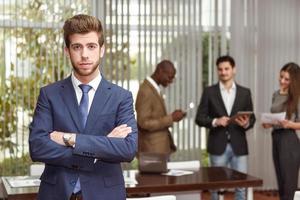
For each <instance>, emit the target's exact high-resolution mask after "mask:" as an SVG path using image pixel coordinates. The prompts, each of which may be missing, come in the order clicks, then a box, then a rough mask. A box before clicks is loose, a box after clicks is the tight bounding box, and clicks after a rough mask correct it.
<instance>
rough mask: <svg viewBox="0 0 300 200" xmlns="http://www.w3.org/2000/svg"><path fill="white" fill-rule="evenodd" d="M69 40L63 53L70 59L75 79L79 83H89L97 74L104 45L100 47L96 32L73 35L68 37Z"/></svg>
mask: <svg viewBox="0 0 300 200" xmlns="http://www.w3.org/2000/svg"><path fill="white" fill-rule="evenodd" d="M69 40H70V46H69V47H68V48H67V47H66V48H65V52H66V54H67V55H68V57H69V58H70V61H71V63H72V66H73V70H74V74H75V76H76V78H78V80H80V81H81V82H86V81H88V82H89V81H91V80H92V79H94V78H95V77H96V76H97V74H98V73H99V72H98V66H99V64H100V58H102V57H103V54H104V49H105V48H104V45H103V46H102V47H100V45H99V43H98V34H97V33H96V32H89V33H86V34H78V33H75V34H72V35H70V36H69Z"/></svg>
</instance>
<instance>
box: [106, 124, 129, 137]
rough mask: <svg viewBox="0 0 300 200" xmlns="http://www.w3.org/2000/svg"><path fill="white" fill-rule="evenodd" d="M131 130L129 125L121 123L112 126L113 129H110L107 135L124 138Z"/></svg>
mask: <svg viewBox="0 0 300 200" xmlns="http://www.w3.org/2000/svg"><path fill="white" fill-rule="evenodd" d="M131 132H132V129H131V127H129V126H127V124H122V125H120V126H117V127H116V128H114V130H112V132H110V133H109V134H108V135H107V137H116V138H125V137H126V136H127V135H128V134H129V133H131Z"/></svg>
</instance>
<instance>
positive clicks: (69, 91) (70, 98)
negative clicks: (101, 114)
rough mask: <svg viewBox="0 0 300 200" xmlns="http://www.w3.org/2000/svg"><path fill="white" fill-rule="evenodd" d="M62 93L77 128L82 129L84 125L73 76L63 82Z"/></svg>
mask: <svg viewBox="0 0 300 200" xmlns="http://www.w3.org/2000/svg"><path fill="white" fill-rule="evenodd" d="M60 95H61V97H62V98H63V101H64V103H65V105H66V107H67V108H68V110H69V112H70V114H71V117H72V119H73V121H74V123H75V125H76V127H77V129H78V130H82V129H83V127H81V126H82V125H81V123H80V119H79V116H80V115H79V108H78V102H77V98H76V94H75V90H74V87H73V85H72V81H71V76H70V77H68V78H67V79H65V80H64V81H63V82H62V87H61V91H60Z"/></svg>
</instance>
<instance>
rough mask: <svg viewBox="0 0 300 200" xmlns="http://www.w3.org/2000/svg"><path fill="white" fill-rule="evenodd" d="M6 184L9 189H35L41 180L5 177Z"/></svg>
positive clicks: (25, 177)
mask: <svg viewBox="0 0 300 200" xmlns="http://www.w3.org/2000/svg"><path fill="white" fill-rule="evenodd" d="M6 180H7V182H8V183H9V185H10V186H11V187H14V188H17V187H36V186H39V185H40V183H41V180H40V179H39V178H37V177H30V176H16V177H7V178H6Z"/></svg>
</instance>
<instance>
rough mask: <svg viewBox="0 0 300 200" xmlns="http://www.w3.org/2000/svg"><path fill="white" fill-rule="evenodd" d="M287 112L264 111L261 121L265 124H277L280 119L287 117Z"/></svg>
mask: <svg viewBox="0 0 300 200" xmlns="http://www.w3.org/2000/svg"><path fill="white" fill-rule="evenodd" d="M285 116H286V112H281V113H262V114H261V122H262V123H265V124H273V125H277V124H278V122H279V121H282V120H284V119H285Z"/></svg>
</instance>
